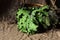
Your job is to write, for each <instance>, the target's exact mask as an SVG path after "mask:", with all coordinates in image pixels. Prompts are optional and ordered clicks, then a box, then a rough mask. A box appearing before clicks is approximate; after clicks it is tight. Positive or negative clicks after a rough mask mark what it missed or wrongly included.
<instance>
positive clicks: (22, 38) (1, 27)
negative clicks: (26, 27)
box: [0, 21, 60, 40]
mask: <svg viewBox="0 0 60 40" xmlns="http://www.w3.org/2000/svg"><path fill="white" fill-rule="evenodd" d="M0 40H60V30H56V29H55V30H53V29H52V30H50V31H48V32H44V33H39V34H38V33H37V34H34V35H27V34H25V33H22V32H21V31H18V29H17V24H15V23H14V24H11V23H9V22H8V21H1V22H0Z"/></svg>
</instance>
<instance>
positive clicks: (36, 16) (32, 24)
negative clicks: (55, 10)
mask: <svg viewBox="0 0 60 40" xmlns="http://www.w3.org/2000/svg"><path fill="white" fill-rule="evenodd" d="M48 10H49V7H48V6H47V5H46V6H43V7H22V8H20V9H18V11H17V15H16V18H17V25H18V29H19V30H21V31H22V32H25V33H28V34H32V33H35V32H36V31H37V28H38V27H39V26H38V25H39V23H40V24H42V25H43V27H44V28H45V29H47V28H48V27H49V26H50V24H51V19H53V17H51V19H50V17H49V13H50V12H49V11H48Z"/></svg>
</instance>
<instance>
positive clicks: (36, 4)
mask: <svg viewBox="0 0 60 40" xmlns="http://www.w3.org/2000/svg"><path fill="white" fill-rule="evenodd" d="M24 5H31V6H39V7H42V6H44V5H43V4H39V3H25V4H24Z"/></svg>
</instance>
